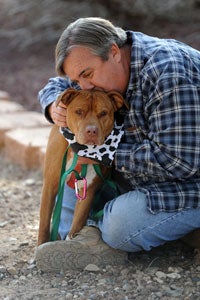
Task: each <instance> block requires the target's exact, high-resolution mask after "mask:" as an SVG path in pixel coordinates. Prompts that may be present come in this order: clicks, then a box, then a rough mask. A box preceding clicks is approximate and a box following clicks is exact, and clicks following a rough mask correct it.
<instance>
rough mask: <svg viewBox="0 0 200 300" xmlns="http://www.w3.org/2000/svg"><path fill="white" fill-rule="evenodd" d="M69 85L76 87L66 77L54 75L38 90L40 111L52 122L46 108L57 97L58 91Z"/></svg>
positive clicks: (60, 91)
mask: <svg viewBox="0 0 200 300" xmlns="http://www.w3.org/2000/svg"><path fill="white" fill-rule="evenodd" d="M69 87H74V88H77V89H78V87H77V86H75V85H73V84H72V83H71V81H70V80H69V79H68V78H67V77H66V78H62V77H54V78H50V79H49V81H48V83H47V84H46V86H45V87H44V88H43V89H42V90H40V91H39V93H38V100H39V102H40V105H41V107H42V112H43V113H44V114H45V117H46V118H47V119H48V120H49V121H50V122H52V120H51V119H50V117H49V115H48V113H47V110H46V108H47V107H48V106H49V105H50V104H51V103H52V102H54V101H55V100H56V99H57V97H58V96H59V94H60V93H62V92H63V91H64V90H66V89H67V88H69Z"/></svg>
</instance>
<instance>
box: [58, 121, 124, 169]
mask: <svg viewBox="0 0 200 300" xmlns="http://www.w3.org/2000/svg"><path fill="white" fill-rule="evenodd" d="M60 132H61V133H62V134H63V136H64V137H65V139H66V140H67V141H68V143H69V144H70V146H71V148H72V150H73V151H74V152H75V153H76V154H77V155H78V156H83V157H87V158H91V159H94V160H95V161H97V162H98V163H101V164H103V165H106V166H110V165H111V164H112V161H113V159H114V155H115V152H116V150H117V147H118V145H119V142H120V140H121V138H122V136H123V134H124V130H123V125H117V123H116V122H115V124H114V128H113V130H112V131H111V133H110V134H109V135H108V136H107V138H106V139H105V143H104V144H103V145H100V146H97V145H81V144H79V143H77V142H76V138H75V135H74V134H73V133H72V132H71V131H70V130H69V129H68V128H67V127H61V128H60Z"/></svg>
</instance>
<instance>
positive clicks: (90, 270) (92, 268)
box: [84, 264, 100, 272]
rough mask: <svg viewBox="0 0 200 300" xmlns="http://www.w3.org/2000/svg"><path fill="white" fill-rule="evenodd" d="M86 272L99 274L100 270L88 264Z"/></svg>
mask: <svg viewBox="0 0 200 300" xmlns="http://www.w3.org/2000/svg"><path fill="white" fill-rule="evenodd" d="M84 270H85V271H88V272H98V271H99V270H100V269H99V267H97V266H96V265H94V264H88V265H87V266H86V267H85V269H84Z"/></svg>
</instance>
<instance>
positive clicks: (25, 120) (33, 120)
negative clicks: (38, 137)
mask: <svg viewBox="0 0 200 300" xmlns="http://www.w3.org/2000/svg"><path fill="white" fill-rule="evenodd" d="M48 126H49V123H48V122H47V121H46V120H45V118H44V116H43V115H42V114H41V113H38V112H31V111H21V112H20V111H19V112H13V113H3V114H1V118H0V148H1V147H3V146H4V139H5V133H6V132H7V131H9V130H13V129H17V128H37V127H39V128H42V127H48Z"/></svg>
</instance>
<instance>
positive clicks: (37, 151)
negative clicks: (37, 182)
mask: <svg viewBox="0 0 200 300" xmlns="http://www.w3.org/2000/svg"><path fill="white" fill-rule="evenodd" d="M50 129H51V126H48V127H43V128H21V129H20V128H19V129H16V130H10V131H8V132H6V134H5V147H4V152H5V156H6V157H7V158H8V159H9V160H10V161H12V162H13V163H15V164H19V165H21V166H22V167H23V168H26V169H36V168H42V166H43V161H44V156H45V149H46V145H47V141H48V136H49V132H50Z"/></svg>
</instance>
